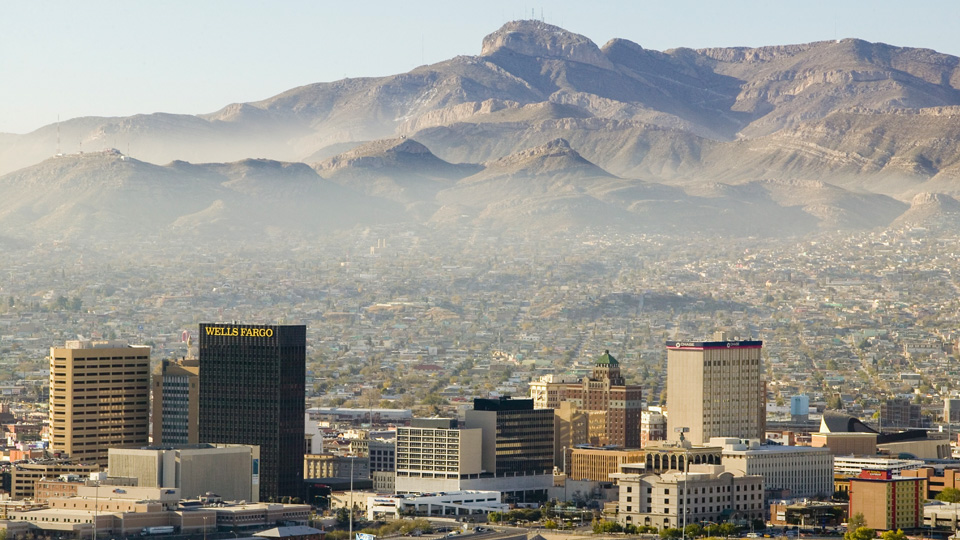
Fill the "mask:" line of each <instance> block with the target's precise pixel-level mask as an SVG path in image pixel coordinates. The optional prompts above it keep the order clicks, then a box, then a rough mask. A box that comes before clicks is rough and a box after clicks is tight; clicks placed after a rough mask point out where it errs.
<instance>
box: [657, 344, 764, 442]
mask: <svg viewBox="0 0 960 540" xmlns="http://www.w3.org/2000/svg"><path fill="white" fill-rule="evenodd" d="M762 347H763V342H762V341H732V340H729V339H727V336H726V334H724V333H718V334H717V335H716V336H715V341H668V342H667V411H668V414H667V440H671V441H676V440H678V439H679V438H680V432H681V430H687V432H685V438H686V439H687V440H689V441H690V442H692V443H693V444H705V443H706V442H708V441H709V440H710V437H738V438H741V439H759V438H762V437H763V434H764V433H763V430H764V427H765V425H766V423H765V418H764V417H763V402H764V400H765V396H763V395H762V394H763V388H764V386H763V384H761V380H760V376H761V374H762V373H763V365H762V362H761V359H760V350H761V348H762Z"/></svg>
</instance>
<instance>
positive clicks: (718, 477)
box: [615, 465, 765, 528]
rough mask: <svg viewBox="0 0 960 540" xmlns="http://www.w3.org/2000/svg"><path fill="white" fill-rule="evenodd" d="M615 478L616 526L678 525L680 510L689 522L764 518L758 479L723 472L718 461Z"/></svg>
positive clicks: (757, 477)
mask: <svg viewBox="0 0 960 540" xmlns="http://www.w3.org/2000/svg"><path fill="white" fill-rule="evenodd" d="M624 470H625V471H627V470H629V469H628V468H625V469H624ZM615 477H616V479H617V484H618V485H619V486H620V500H619V504H618V508H617V521H618V522H619V523H620V524H621V525H647V526H653V527H657V528H664V527H680V526H682V525H683V522H684V519H683V515H684V514H686V523H688V524H689V523H699V522H704V521H713V522H719V521H728V520H754V519H763V516H764V512H765V508H764V497H763V493H764V484H763V477H762V476H760V475H747V476H744V475H743V474H740V473H734V472H730V471H726V470H724V467H723V466H722V465H692V466H691V467H690V472H688V473H684V472H679V471H678V472H666V473H662V474H652V473H640V474H636V473H628V472H622V473H618V474H616V475H615Z"/></svg>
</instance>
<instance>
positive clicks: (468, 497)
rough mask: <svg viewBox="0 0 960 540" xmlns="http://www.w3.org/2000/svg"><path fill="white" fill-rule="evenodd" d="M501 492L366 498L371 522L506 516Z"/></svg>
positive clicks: (507, 507)
mask: <svg viewBox="0 0 960 540" xmlns="http://www.w3.org/2000/svg"><path fill="white" fill-rule="evenodd" d="M500 498H501V496H500V492H499V491H475V490H465V491H451V492H444V493H425V494H423V495H396V496H383V495H373V496H369V497H367V500H366V501H365V502H366V515H367V519H369V520H376V519H382V518H392V519H398V518H400V517H401V516H404V515H408V514H410V513H413V514H415V515H417V516H447V517H457V516H471V515H486V514H488V513H490V512H504V511H507V510H509V509H510V505H508V504H504V503H501V502H500Z"/></svg>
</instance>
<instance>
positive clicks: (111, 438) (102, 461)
mask: <svg viewBox="0 0 960 540" xmlns="http://www.w3.org/2000/svg"><path fill="white" fill-rule="evenodd" d="M49 360H50V432H51V435H50V447H51V449H52V450H53V451H54V452H63V453H66V454H69V455H70V458H71V459H73V460H75V461H80V462H83V463H97V464H99V465H101V466H106V464H107V449H108V448H116V447H129V446H143V445H146V444H147V438H148V434H149V427H148V426H149V415H150V348H149V347H143V346H128V345H126V344H125V343H121V342H110V341H68V342H67V343H66V345H65V346H64V347H63V348H57V347H52V348H51V349H50V359H49Z"/></svg>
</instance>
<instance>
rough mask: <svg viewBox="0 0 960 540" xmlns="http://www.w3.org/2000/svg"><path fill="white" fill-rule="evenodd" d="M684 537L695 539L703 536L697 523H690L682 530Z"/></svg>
mask: <svg viewBox="0 0 960 540" xmlns="http://www.w3.org/2000/svg"><path fill="white" fill-rule="evenodd" d="M683 533H684V536H689V537H691V538H696V537H698V536H700V535H701V534H703V527H701V526H700V525H699V524H698V523H691V524H690V525H687V526H686V527H684V528H683Z"/></svg>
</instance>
